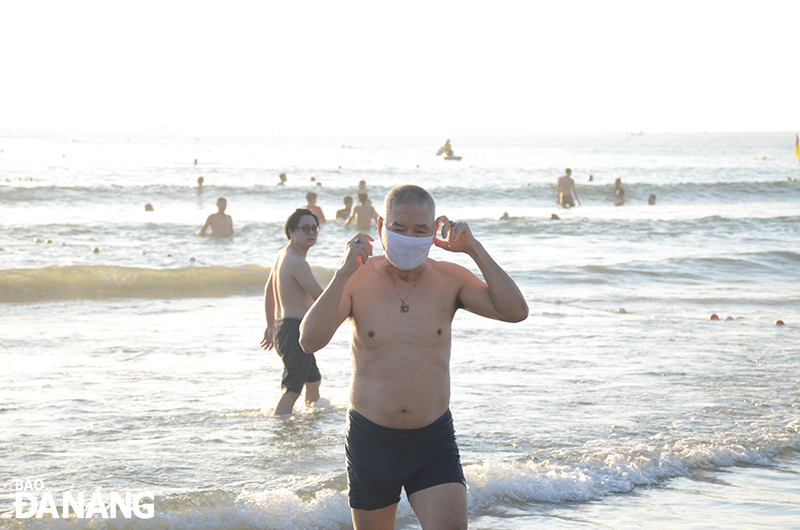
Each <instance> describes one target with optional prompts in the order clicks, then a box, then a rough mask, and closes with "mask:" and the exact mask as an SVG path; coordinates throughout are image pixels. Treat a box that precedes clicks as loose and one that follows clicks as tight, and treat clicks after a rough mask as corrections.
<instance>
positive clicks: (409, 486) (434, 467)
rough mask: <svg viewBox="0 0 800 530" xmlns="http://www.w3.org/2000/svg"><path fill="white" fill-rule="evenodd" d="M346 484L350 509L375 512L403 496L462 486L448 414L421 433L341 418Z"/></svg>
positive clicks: (354, 417) (351, 414) (351, 417)
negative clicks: (344, 422)
mask: <svg viewBox="0 0 800 530" xmlns="http://www.w3.org/2000/svg"><path fill="white" fill-rule="evenodd" d="M345 453H346V454H347V483H348V485H349V486H350V494H349V496H350V507H351V508H354V509H357V510H378V509H380V508H385V507H387V506H390V505H392V504H396V503H398V502H400V491H401V489H402V488H405V490H406V495H411V494H412V493H415V492H417V491H421V490H424V489H426V488H430V487H432V486H438V485H439V484H448V483H450V482H458V483H460V484H466V481H465V480H464V473H463V471H462V470H461V457H460V456H459V454H458V446H457V445H456V434H455V428H454V427H453V415H452V414H451V413H450V411H449V410H448V411H447V412H445V413H444V414H443V415H442V417H441V418H439V419H438V420H436V421H435V422H433V423H431V424H430V425H428V426H427V427H423V428H421V429H408V430H404V429H389V428H387V427H381V426H380V425H377V424H375V423H373V422H371V421H369V420H368V419H366V418H365V417H364V416H362V415H361V414H359V413H358V412H356V411H355V410H350V411H349V413H348V415H347V438H346V441H345Z"/></svg>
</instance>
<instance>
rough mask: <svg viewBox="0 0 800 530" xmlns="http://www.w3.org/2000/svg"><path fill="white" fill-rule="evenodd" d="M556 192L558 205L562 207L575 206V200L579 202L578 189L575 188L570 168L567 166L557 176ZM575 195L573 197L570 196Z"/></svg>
mask: <svg viewBox="0 0 800 530" xmlns="http://www.w3.org/2000/svg"><path fill="white" fill-rule="evenodd" d="M556 193H557V194H558V205H559V206H561V207H563V208H572V207H574V206H575V200H577V201H578V204H579V205H580V204H581V200H580V199H579V198H578V190H577V189H575V181H574V180H572V170H571V169H570V168H567V170H566V171H565V172H564V175H563V176H561V177H558V180H557V181H556ZM573 195H574V196H575V199H573V198H572V196H573Z"/></svg>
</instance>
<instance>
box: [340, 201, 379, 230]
mask: <svg viewBox="0 0 800 530" xmlns="http://www.w3.org/2000/svg"><path fill="white" fill-rule="evenodd" d="M378 217H380V216H379V215H378V212H376V211H375V208H374V207H373V206H372V201H370V200H369V198H368V197H367V194H366V193H359V194H358V206H356V207H355V208H353V211H352V212H350V217H348V218H347V221H345V222H344V226H347V225H349V224H350V221H352V220H353V219H355V221H356V227H357V228H358V229H359V230H362V231H365V232H366V231H368V230H370V229H371V228H372V220H373V219H375V220H376V221H377V220H378Z"/></svg>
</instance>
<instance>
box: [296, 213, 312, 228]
mask: <svg viewBox="0 0 800 530" xmlns="http://www.w3.org/2000/svg"><path fill="white" fill-rule="evenodd" d="M307 224H311V225H316V224H317V222H316V221H315V220H314V217H312V216H310V215H304V216H303V217H301V218H300V219H299V220H298V221H297V226H300V225H307Z"/></svg>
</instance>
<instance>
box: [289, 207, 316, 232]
mask: <svg viewBox="0 0 800 530" xmlns="http://www.w3.org/2000/svg"><path fill="white" fill-rule="evenodd" d="M304 215H310V216H311V217H313V218H314V222H315V223H317V226H319V219H318V218H317V216H316V215H315V214H314V212H312V211H311V210H308V209H306V208H298V209H297V210H295V211H294V213H293V214H292V215H290V216H289V218H288V219H286V224H284V225H283V231H284V232H286V239H289V240H291V239H292V236H291V235H290V234H289V232H294V231H295V230H297V225H299V224H300V218H301V217H303V216H304Z"/></svg>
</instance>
